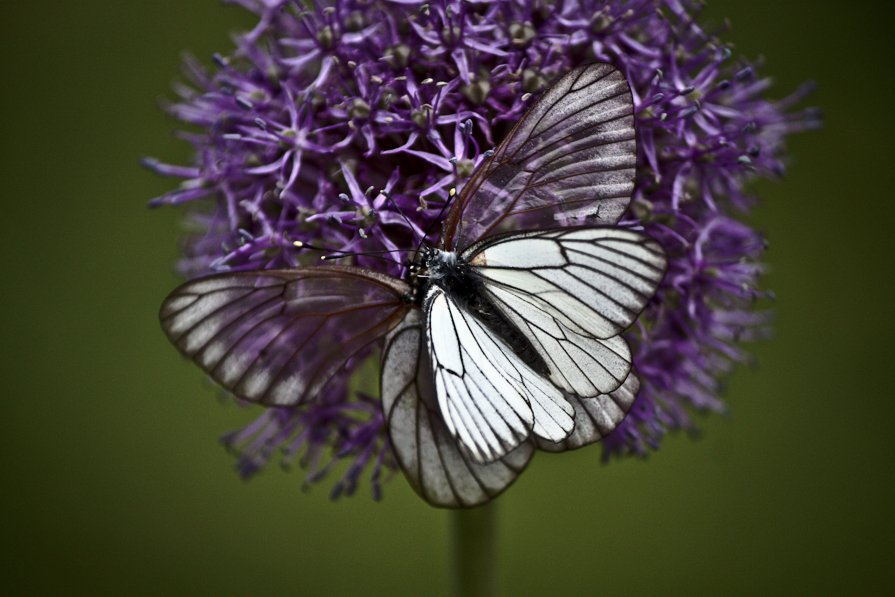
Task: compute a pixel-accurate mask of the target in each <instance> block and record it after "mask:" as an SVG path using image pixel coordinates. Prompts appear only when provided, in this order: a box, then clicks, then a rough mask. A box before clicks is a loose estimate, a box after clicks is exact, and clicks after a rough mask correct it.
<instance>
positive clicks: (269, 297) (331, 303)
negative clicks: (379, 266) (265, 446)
mask: <svg viewBox="0 0 895 597" xmlns="http://www.w3.org/2000/svg"><path fill="white" fill-rule="evenodd" d="M408 293H409V287H408V286H407V285H406V284H404V283H403V282H401V281H400V280H397V279H394V278H390V277H388V276H382V275H377V274H374V273H373V272H369V271H367V270H362V269H359V268H352V267H336V266H333V267H326V266H320V267H309V268H296V269H289V270H269V271H257V272H238V273H226V274H218V275H214V276H210V277H207V278H202V279H198V280H192V281H189V282H186V283H185V284H183V285H182V286H180V287H179V288H177V289H176V290H175V291H174V292H172V293H171V294H170V295H169V296H168V298H166V299H165V302H164V303H163V304H162V308H161V312H160V314H159V317H160V319H161V323H162V328H163V329H164V331H165V333H166V334H167V335H168V338H169V339H170V340H171V342H173V343H174V344H175V345H176V346H177V348H179V349H180V351H181V352H182V353H183V354H184V355H186V356H188V357H190V358H191V359H193V360H194V361H195V362H196V363H197V364H198V365H199V366H200V367H202V369H204V370H205V372H206V373H208V374H209V375H210V376H211V377H212V379H214V380H215V381H216V382H218V383H219V384H221V385H222V386H224V387H225V388H227V389H228V390H230V391H231V392H233V393H234V394H235V395H237V396H239V397H240V398H244V399H246V400H251V401H253V402H260V403H262V404H266V405H270V406H288V405H294V404H299V403H302V402H305V401H307V400H309V399H311V398H313V397H314V396H315V395H316V394H317V393H318V392H319V391H320V389H321V388H322V387H323V386H324V385H325V384H326V382H327V381H329V379H330V378H331V377H332V376H333V375H334V374H335V373H336V372H338V371H339V369H341V368H342V367H343V366H344V365H345V363H346V362H347V361H348V359H350V358H351V357H352V356H354V355H356V354H357V353H358V352H360V351H361V350H363V349H364V348H365V347H367V346H369V345H370V344H371V343H372V342H374V341H376V340H378V339H380V338H382V337H384V336H385V335H386V334H387V333H388V332H389V331H390V330H391V329H392V328H394V327H395V326H396V325H397V324H398V323H399V322H400V321H401V319H402V318H403V317H404V314H405V313H406V312H407V309H408V303H407V302H406V300H405V299H404V296H405V295H407V294H408Z"/></svg>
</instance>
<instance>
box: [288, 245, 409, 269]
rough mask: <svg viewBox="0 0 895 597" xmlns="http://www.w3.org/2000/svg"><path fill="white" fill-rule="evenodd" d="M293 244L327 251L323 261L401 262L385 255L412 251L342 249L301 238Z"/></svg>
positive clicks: (303, 247)
mask: <svg viewBox="0 0 895 597" xmlns="http://www.w3.org/2000/svg"><path fill="white" fill-rule="evenodd" d="M292 245H293V246H294V247H295V248H296V249H309V250H311V251H320V252H321V253H326V254H325V255H321V256H320V260H321V261H334V260H336V259H345V258H346V257H375V258H376V259H381V260H383V261H389V262H392V263H398V264H400V263H401V262H400V261H398V260H397V259H393V258H391V259H390V258H386V257H383V255H386V254H388V253H400V252H402V251H412V249H391V250H388V251H359V252H355V251H344V250H342V249H333V248H332V247H322V246H319V245H312V244H310V243H306V242H304V241H301V240H297V241H295V242H293V243H292Z"/></svg>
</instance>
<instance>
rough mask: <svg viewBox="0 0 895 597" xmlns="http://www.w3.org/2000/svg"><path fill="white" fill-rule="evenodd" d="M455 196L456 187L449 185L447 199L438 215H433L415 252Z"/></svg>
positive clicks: (418, 249)
mask: <svg viewBox="0 0 895 597" xmlns="http://www.w3.org/2000/svg"><path fill="white" fill-rule="evenodd" d="M456 196H457V189H456V187H451V190H450V191H448V199H447V201H445V202H444V204H442V206H441V209H440V210H438V215H437V216H435V219H434V220H432V223H430V224H429V227H428V228H426V232H425V233H424V234H423V238H422V239H421V240H420V244H419V245H417V247H416V252H417V253H419V251H420V249H421V248H422V247H423V243H424V242H426V239H427V238H429V233H431V232H432V228H434V227H435V224H437V223H438V222H440V221H441V216H443V215H444V210H446V209H447V208H448V206H450V204H451V202H452V201H453V200H454V197H456Z"/></svg>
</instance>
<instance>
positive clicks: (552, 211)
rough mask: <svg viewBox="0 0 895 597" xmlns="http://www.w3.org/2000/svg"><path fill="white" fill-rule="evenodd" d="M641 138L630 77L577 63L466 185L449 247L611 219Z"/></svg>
mask: <svg viewBox="0 0 895 597" xmlns="http://www.w3.org/2000/svg"><path fill="white" fill-rule="evenodd" d="M636 158H637V145H636V140H635V132H634V101H633V97H632V95H631V89H630V87H629V86H628V82H627V80H626V79H625V76H624V75H623V74H622V73H621V72H620V71H619V70H617V69H615V68H614V67H613V66H611V65H609V64H605V63H597V64H591V65H588V66H581V67H578V68H574V69H572V70H571V71H569V72H568V73H566V74H565V75H563V76H562V77H560V79H559V80H558V81H556V83H554V84H553V85H552V86H551V87H550V88H549V89H548V90H547V91H545V92H544V94H543V95H541V97H540V98H539V99H538V100H537V101H536V102H535V104H534V105H533V106H532V107H531V108H530V109H529V110H528V111H527V112H526V113H525V115H524V116H523V117H522V118H521V119H520V120H519V122H518V123H517V124H516V126H515V127H514V128H513V130H512V131H511V132H510V133H509V135H507V137H506V138H505V139H504V140H503V141H502V142H501V143H500V145H498V147H497V148H496V149H495V150H494V155H493V156H491V157H490V158H488V160H487V161H486V162H484V163H483V164H482V165H481V166H480V167H479V168H478V170H477V171H476V172H475V173H474V174H473V176H472V178H470V180H469V181H468V182H467V183H466V185H465V186H464V187H463V189H462V191H461V193H460V196H459V198H458V199H457V202H456V203H455V204H454V205H453V206H452V209H451V211H450V213H449V214H448V218H447V221H446V225H445V231H444V237H443V239H442V245H443V246H444V247H445V249H446V250H454V249H456V248H460V249H462V248H465V247H467V246H469V245H471V244H472V243H474V242H475V241H477V240H479V239H482V238H486V237H488V236H491V235H494V234H496V233H499V232H506V231H510V230H525V229H537V228H555V227H558V226H582V225H596V224H614V223H615V222H617V221H618V219H619V218H620V217H621V215H622V213H623V212H624V211H625V209H626V208H627V206H628V203H629V202H630V200H631V194H632V193H633V191H634V174H635V166H636Z"/></svg>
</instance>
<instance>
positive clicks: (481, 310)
mask: <svg viewBox="0 0 895 597" xmlns="http://www.w3.org/2000/svg"><path fill="white" fill-rule="evenodd" d="M461 268H462V266H461V267H460V268H456V269H454V268H451V270H450V271H449V272H447V273H446V275H445V276H444V277H442V278H440V279H439V280H437V281H436V282H434V283H435V284H436V285H437V286H438V287H440V288H441V289H442V290H444V292H445V293H446V294H447V295H448V296H449V297H450V298H451V299H452V300H453V301H454V302H456V303H457V304H458V305H460V306H461V307H463V308H464V309H466V310H467V311H469V312H470V313H472V314H473V315H475V317H476V319H478V320H479V321H480V322H482V324H483V325H484V326H485V327H487V328H488V329H489V330H491V332H493V333H494V334H495V335H496V336H497V337H499V338H500V339H501V340H503V341H504V342H505V343H506V344H507V346H509V347H510V349H512V351H513V352H514V353H515V354H516V355H517V356H518V357H519V358H520V359H522V361H523V362H524V363H525V364H526V365H528V366H529V367H531V368H532V369H534V370H535V371H536V372H537V373H539V374H540V375H542V376H544V377H547V378H549V377H550V369H549V367H547V363H546V362H544V359H543V358H542V357H541V355H539V354H538V351H537V350H535V347H534V346H533V345H532V343H531V342H530V341H529V340H528V338H526V337H525V334H523V333H522V332H521V331H520V330H519V328H518V327H516V325H515V324H513V322H511V321H510V320H509V319H507V317H506V316H504V314H503V313H501V311H500V309H498V308H497V307H496V306H495V305H494V304H493V303H492V302H491V301H490V300H489V299H488V297H487V294H486V291H485V287H484V284H482V282H481V280H479V279H478V278H477V277H476V276H474V275H470V274H469V273H467V272H468V270H466V268H462V269H461ZM462 270H466V271H462Z"/></svg>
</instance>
